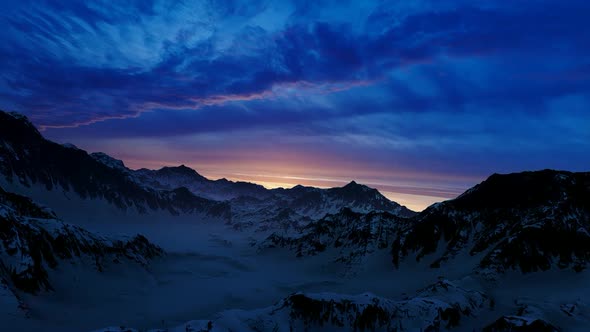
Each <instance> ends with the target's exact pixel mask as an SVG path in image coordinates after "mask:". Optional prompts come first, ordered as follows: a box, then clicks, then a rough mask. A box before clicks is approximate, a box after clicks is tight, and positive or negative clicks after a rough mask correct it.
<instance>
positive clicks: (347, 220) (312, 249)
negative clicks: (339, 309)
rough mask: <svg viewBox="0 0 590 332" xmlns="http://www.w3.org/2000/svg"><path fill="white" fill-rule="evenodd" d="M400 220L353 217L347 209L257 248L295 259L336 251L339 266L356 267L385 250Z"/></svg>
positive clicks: (386, 216)
mask: <svg viewBox="0 0 590 332" xmlns="http://www.w3.org/2000/svg"><path fill="white" fill-rule="evenodd" d="M403 222H405V220H404V219H403V218H400V217H397V216H394V215H392V214H390V213H387V212H371V213H368V214H363V213H357V212H354V211H352V210H350V209H348V208H344V209H342V210H340V212H338V213H336V214H331V215H327V216H326V217H324V218H322V219H320V220H318V221H314V222H312V223H310V224H309V225H307V226H305V227H304V228H303V229H302V230H301V231H300V232H299V233H297V234H293V235H290V236H289V235H281V234H280V233H278V232H275V233H273V234H271V235H270V236H269V237H268V238H267V239H266V240H265V241H264V242H262V243H261V244H260V248H272V247H285V248H289V249H291V250H293V251H294V252H295V254H296V255H297V256H298V257H301V256H310V255H316V254H318V253H320V252H323V251H325V250H326V249H332V248H333V249H337V250H339V254H338V257H337V258H336V260H337V261H339V262H344V263H356V262H357V261H358V260H360V259H362V258H363V257H365V256H366V255H369V254H371V253H373V252H374V251H375V250H379V249H387V248H389V247H390V246H391V243H392V241H393V239H394V237H395V235H396V233H397V229H398V228H399V226H400V224H401V223H403Z"/></svg>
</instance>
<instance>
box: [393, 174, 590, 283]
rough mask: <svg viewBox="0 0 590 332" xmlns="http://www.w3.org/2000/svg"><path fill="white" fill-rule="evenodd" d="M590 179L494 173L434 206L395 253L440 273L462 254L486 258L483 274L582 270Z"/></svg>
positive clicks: (588, 238)
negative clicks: (427, 263)
mask: <svg viewBox="0 0 590 332" xmlns="http://www.w3.org/2000/svg"><path fill="white" fill-rule="evenodd" d="M589 231H590V173H571V172H562V171H552V170H544V171H537V172H524V173H516V174H507V175H499V174H494V175H492V176H490V177H489V178H488V179H487V180H486V181H484V182H482V183H481V184H479V185H477V186H475V187H473V188H472V189H469V190H468V191H466V192H465V193H464V194H462V195H461V196H459V197H458V198H456V199H454V200H450V201H447V202H443V203H439V204H435V205H433V206H431V207H429V208H428V209H426V210H425V211H423V212H422V213H420V214H419V215H417V216H416V217H414V218H413V219H412V222H411V223H410V224H409V225H408V226H407V229H406V230H405V231H403V232H402V233H400V236H399V238H398V239H397V240H396V241H395V243H394V246H393V249H392V252H393V261H394V263H395V264H397V263H399V261H400V260H402V259H403V258H404V257H405V256H407V255H408V254H409V253H412V252H414V253H416V254H417V259H421V258H423V257H424V256H426V255H427V254H430V253H434V252H435V251H436V250H437V248H439V246H441V245H442V246H443V248H444V250H443V252H442V253H439V254H437V255H438V256H437V257H434V258H432V257H430V258H429V260H430V263H431V264H432V266H433V267H438V266H441V265H442V264H444V263H445V262H446V261H449V260H451V259H452V258H453V257H454V256H455V255H457V254H458V253H459V252H461V251H466V252H468V253H469V254H470V255H476V254H482V255H483V259H482V260H481V264H480V267H481V268H482V269H489V270H491V271H496V272H502V271H504V270H505V269H519V270H522V271H523V272H530V271H537V270H547V269H549V268H551V267H552V266H558V267H559V268H566V267H571V268H573V269H575V270H576V271H579V270H582V269H584V268H586V267H587V265H588V262H589V261H590V233H589Z"/></svg>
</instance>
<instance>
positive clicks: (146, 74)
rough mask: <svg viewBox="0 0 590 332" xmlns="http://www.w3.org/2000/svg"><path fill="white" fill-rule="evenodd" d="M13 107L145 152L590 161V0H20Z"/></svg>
mask: <svg viewBox="0 0 590 332" xmlns="http://www.w3.org/2000/svg"><path fill="white" fill-rule="evenodd" d="M123 3H125V4H123ZM0 13H1V14H0V23H1V24H2V29H0V40H1V41H2V42H1V43H0V109H4V110H10V111H17V112H21V113H24V114H26V115H27V116H29V117H30V119H31V120H32V121H33V122H34V123H35V125H37V126H38V128H39V129H40V130H42V131H43V134H44V135H45V136H46V137H48V138H50V139H52V140H56V141H58V142H71V143H73V144H75V145H77V146H79V147H81V148H84V149H86V150H89V151H103V152H106V153H108V154H111V155H112V156H114V157H116V158H119V159H122V160H123V161H124V162H125V163H126V164H127V165H128V166H130V167H132V168H141V167H148V168H158V167H161V166H164V165H179V164H185V165H188V166H191V167H193V168H195V169H196V170H197V171H198V172H199V173H201V174H203V175H205V176H208V177H211V178H221V177H226V178H228V179H236V180H246V181H253V182H258V183H261V184H263V185H265V186H268V187H276V186H284V187H290V186H293V185H295V184H305V185H316V186H321V187H330V186H340V185H343V184H345V183H347V182H349V181H350V180H356V181H357V182H361V183H365V184H367V185H369V186H372V187H376V188H378V189H380V190H381V191H382V192H383V193H384V194H386V195H387V196H388V197H389V198H390V199H392V200H395V201H398V202H400V203H402V204H405V205H407V206H408V207H410V208H413V209H415V210H421V209H423V208H424V207H426V206H427V205H429V204H431V203H433V202H435V201H440V200H443V199H447V198H451V197H455V196H456V195H457V194H459V193H461V192H462V191H464V190H465V189H467V188H468V187H471V186H473V185H474V184H476V183H478V182H480V181H481V180H483V179H484V178H485V177H487V176H488V175H490V174H492V173H494V172H497V173H506V172H513V171H522V170H535V169H542V168H557V169H566V170H572V171H581V170H588V169H589V166H590V153H589V152H590V24H589V23H588V18H589V17H590V1H535V0H531V1H524V0H522V1H521V0H516V1H485V0H484V1H471V0H469V1H467V0H464V1H458V0H457V1H438V0H433V1H421V0H416V1H321V0H319V1H318V0H314V1H258V0H248V1H242V0H235V1H186V2H183V1H168V0H166V1H164V0H154V1H149V0H139V1H59V2H58V1H29V0H19V1H2V2H1V3H0Z"/></svg>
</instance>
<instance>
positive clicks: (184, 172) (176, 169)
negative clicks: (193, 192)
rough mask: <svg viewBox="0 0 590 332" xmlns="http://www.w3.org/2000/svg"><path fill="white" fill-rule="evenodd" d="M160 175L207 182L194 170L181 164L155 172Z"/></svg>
mask: <svg viewBox="0 0 590 332" xmlns="http://www.w3.org/2000/svg"><path fill="white" fill-rule="evenodd" d="M156 172H157V173H159V174H160V175H167V176H169V175H180V176H187V177H191V178H197V179H198V180H200V181H203V180H207V179H206V178H205V177H204V176H202V175H201V174H199V173H198V172H197V171H195V170H194V169H192V168H190V167H188V166H186V165H184V164H182V165H180V166H164V167H162V168H160V169H159V170H157V171H156Z"/></svg>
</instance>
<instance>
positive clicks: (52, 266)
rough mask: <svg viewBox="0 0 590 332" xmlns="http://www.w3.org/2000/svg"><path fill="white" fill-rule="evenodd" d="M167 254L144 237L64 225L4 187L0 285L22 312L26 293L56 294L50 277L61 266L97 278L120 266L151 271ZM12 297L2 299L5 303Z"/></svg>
mask: <svg viewBox="0 0 590 332" xmlns="http://www.w3.org/2000/svg"><path fill="white" fill-rule="evenodd" d="M162 255H163V251H162V250H161V249H160V248H159V247H157V246H155V245H153V244H151V243H150V242H149V241H148V240H147V239H146V238H145V237H143V236H141V235H137V236H134V237H130V238H109V237H104V236H99V235H95V234H92V233H90V232H88V231H86V230H84V229H83V228H81V227H78V226H74V225H70V224H67V223H64V222H62V221H60V220H59V219H57V217H56V215H55V213H53V212H52V211H50V210H48V209H47V208H44V207H41V206H39V205H37V204H35V203H33V202H32V201H31V200H30V199H29V198H27V197H23V196H20V195H17V194H13V193H9V192H6V191H4V190H3V189H2V188H0V284H1V285H3V288H2V289H3V291H4V292H6V293H8V294H11V295H12V296H13V297H14V299H15V300H16V302H17V303H18V306H19V308H21V309H22V310H25V313H26V308H27V304H26V302H25V301H24V300H23V299H22V294H24V293H31V294H40V293H43V292H47V291H52V290H53V287H52V285H51V282H50V276H51V274H52V272H53V271H54V270H56V269H58V268H59V266H60V265H62V264H76V263H77V264H81V265H83V266H88V267H91V268H92V269H94V270H95V271H96V272H97V273H99V272H102V271H104V270H105V269H116V268H117V267H116V266H117V265H121V264H125V265H128V264H137V265H139V266H141V267H143V268H148V267H149V264H150V261H151V260H152V259H154V258H156V257H160V256H162ZM7 299H8V300H9V299H10V297H9V296H8V295H7V296H5V297H2V301H3V302H5V301H6V300H7Z"/></svg>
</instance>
